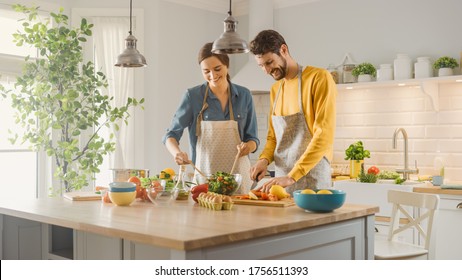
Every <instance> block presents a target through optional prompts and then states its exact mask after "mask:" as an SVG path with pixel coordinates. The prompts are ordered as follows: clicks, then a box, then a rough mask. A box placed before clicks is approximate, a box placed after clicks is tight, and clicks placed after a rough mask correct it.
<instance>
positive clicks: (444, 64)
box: [433, 56, 459, 77]
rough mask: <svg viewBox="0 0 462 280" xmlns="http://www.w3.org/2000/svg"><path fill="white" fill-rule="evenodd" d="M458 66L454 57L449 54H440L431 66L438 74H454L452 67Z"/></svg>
mask: <svg viewBox="0 0 462 280" xmlns="http://www.w3.org/2000/svg"><path fill="white" fill-rule="evenodd" d="M458 66H459V63H457V60H456V59H455V58H452V57H449V56H442V57H440V58H438V59H437V60H436V61H435V62H434V63H433V68H434V69H435V70H438V76H440V77H442V76H452V75H453V74H454V71H453V68H456V67H458Z"/></svg>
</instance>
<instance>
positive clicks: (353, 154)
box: [345, 141, 371, 160]
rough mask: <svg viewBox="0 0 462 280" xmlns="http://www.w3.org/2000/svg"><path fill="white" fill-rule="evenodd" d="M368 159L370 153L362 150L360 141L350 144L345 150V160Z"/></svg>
mask: <svg viewBox="0 0 462 280" xmlns="http://www.w3.org/2000/svg"><path fill="white" fill-rule="evenodd" d="M370 157H371V153H370V152H369V151H368V150H365V149H364V146H363V142H362V141H358V142H356V143H353V144H351V145H350V146H349V147H348V148H347V149H346V150H345V160H363V159H365V158H370Z"/></svg>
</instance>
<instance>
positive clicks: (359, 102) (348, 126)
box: [251, 83, 462, 180]
mask: <svg viewBox="0 0 462 280" xmlns="http://www.w3.org/2000/svg"><path fill="white" fill-rule="evenodd" d="M254 102H255V106H256V108H255V109H256V112H257V118H258V127H259V137H260V142H261V144H260V148H259V151H257V152H256V153H255V154H253V155H252V156H251V159H252V161H254V160H256V159H257V158H258V155H259V154H260V151H261V149H262V148H263V146H264V144H265V140H266V132H267V120H268V112H269V106H270V104H269V95H268V94H265V95H254ZM438 103H439V111H435V110H434V108H433V105H432V101H431V99H430V98H429V97H428V96H427V95H426V94H425V93H424V92H423V91H422V90H421V88H420V87H411V88H406V87H403V88H379V89H367V90H352V91H342V92H339V95H338V98H337V128H336V134H335V143H334V160H333V164H340V165H342V164H348V162H347V161H346V160H344V157H345V152H344V151H345V149H346V148H347V147H348V146H349V145H350V144H351V143H353V142H355V141H357V140H362V141H363V143H364V145H365V147H366V149H368V150H370V152H371V158H370V159H366V166H371V165H377V166H378V167H379V168H381V169H386V170H393V169H396V168H402V167H403V164H404V155H403V152H404V147H403V142H404V141H403V139H402V135H401V134H400V135H399V139H398V148H397V149H396V150H395V149H393V148H392V137H393V133H394V131H395V129H396V128H398V127H403V128H404V129H405V130H406V132H407V134H408V137H409V143H408V144H409V165H410V166H411V167H414V162H415V161H416V160H417V165H418V168H419V170H420V174H424V175H432V174H436V171H435V170H434V167H433V161H434V158H435V157H436V156H439V157H441V158H443V160H444V164H445V173H446V174H445V175H446V178H449V179H451V180H462V84H461V83H457V84H440V86H439V98H438Z"/></svg>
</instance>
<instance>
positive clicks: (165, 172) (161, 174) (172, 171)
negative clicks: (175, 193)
mask: <svg viewBox="0 0 462 280" xmlns="http://www.w3.org/2000/svg"><path fill="white" fill-rule="evenodd" d="M165 174H168V175H170V176H165ZM166 177H167V178H166ZM173 177H175V171H174V170H173V169H172V168H165V169H164V170H162V171H161V172H160V175H159V178H160V179H168V178H169V179H173Z"/></svg>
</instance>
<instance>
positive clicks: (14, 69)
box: [0, 7, 40, 197]
mask: <svg viewBox="0 0 462 280" xmlns="http://www.w3.org/2000/svg"><path fill="white" fill-rule="evenodd" d="M21 16H22V14H19V13H16V12H13V11H11V10H6V9H2V7H0V31H1V34H8V35H9V36H7V37H5V38H2V39H3V41H2V43H1V44H0V84H1V85H2V86H3V87H4V88H5V89H8V90H14V83H15V81H16V77H17V76H18V75H19V74H20V73H21V65H22V63H23V61H24V57H25V56H27V55H30V56H32V57H34V56H36V50H35V49H33V48H26V47H21V48H20V47H17V46H16V45H15V44H14V43H13V36H12V34H13V33H15V32H16V31H17V30H20V29H22V26H21V23H20V22H18V19H19V18H20V17H21ZM0 112H1V117H0V170H1V174H2V175H3V176H2V184H1V185H0V193H1V195H15V194H18V192H19V191H20V192H21V196H22V197H37V196H38V194H39V190H38V171H37V166H38V165H37V162H38V161H39V160H40V159H39V154H38V153H36V152H33V151H31V150H30V149H29V148H28V146H27V144H21V143H19V142H20V141H17V143H16V144H14V145H13V144H11V142H10V141H9V140H8V139H9V138H10V137H12V136H13V134H11V133H10V132H9V131H11V132H13V133H14V132H19V131H20V130H21V129H22V128H21V127H19V126H18V125H16V124H15V110H14V109H13V108H11V99H10V98H8V97H7V98H6V99H3V98H1V99H0Z"/></svg>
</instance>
